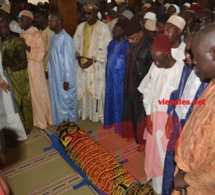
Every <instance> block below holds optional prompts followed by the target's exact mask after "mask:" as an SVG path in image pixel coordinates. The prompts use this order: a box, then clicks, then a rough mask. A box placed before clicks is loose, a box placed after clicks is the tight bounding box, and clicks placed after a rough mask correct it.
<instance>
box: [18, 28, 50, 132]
mask: <svg viewBox="0 0 215 195" xmlns="http://www.w3.org/2000/svg"><path fill="white" fill-rule="evenodd" d="M20 36H21V37H23V38H24V39H25V42H26V44H27V45H28V46H30V47H31V51H30V52H28V51H27V58H28V74H29V81H30V87H31V99H32V106H33V118H34V126H38V127H39V128H41V129H45V128H46V127H47V123H49V124H52V117H51V106H50V98H49V93H48V88H47V84H46V79H45V74H44V66H43V57H44V53H45V46H44V40H43V38H42V35H41V33H40V31H39V30H38V29H37V28H35V27H31V28H29V29H28V30H26V31H23V32H22V33H21V35H20Z"/></svg>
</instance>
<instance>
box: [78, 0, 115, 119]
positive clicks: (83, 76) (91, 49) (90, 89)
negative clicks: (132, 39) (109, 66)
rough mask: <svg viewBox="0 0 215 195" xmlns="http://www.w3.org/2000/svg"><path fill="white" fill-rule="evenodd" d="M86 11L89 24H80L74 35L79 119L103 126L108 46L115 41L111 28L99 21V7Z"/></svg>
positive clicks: (89, 7) (87, 6)
mask: <svg viewBox="0 0 215 195" xmlns="http://www.w3.org/2000/svg"><path fill="white" fill-rule="evenodd" d="M84 11H85V17H86V22H83V23H81V24H79V26H78V27H77V30H76V32H75V35H74V43H75V50H76V54H77V58H78V61H79V67H78V68H77V69H78V70H77V79H78V80H77V86H78V101H79V112H80V113H79V115H80V116H81V119H82V120H85V119H87V118H88V117H89V118H90V120H92V121H93V122H97V121H99V120H101V121H102V122H103V118H104V117H103V113H104V95H105V67H106V61H107V60H106V58H107V46H108V44H109V42H110V40H111V39H112V38H111V33H110V30H109V28H108V26H107V25H106V24H104V23H103V22H100V21H99V20H97V13H98V7H97V6H96V5H93V4H87V5H85V7H84Z"/></svg>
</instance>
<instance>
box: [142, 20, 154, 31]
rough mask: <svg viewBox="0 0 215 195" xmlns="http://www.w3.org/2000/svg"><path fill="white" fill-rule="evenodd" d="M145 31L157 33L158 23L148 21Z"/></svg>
mask: <svg viewBox="0 0 215 195" xmlns="http://www.w3.org/2000/svg"><path fill="white" fill-rule="evenodd" d="M144 27H145V29H147V30H149V31H156V21H155V20H147V21H146V23H145V25H144Z"/></svg>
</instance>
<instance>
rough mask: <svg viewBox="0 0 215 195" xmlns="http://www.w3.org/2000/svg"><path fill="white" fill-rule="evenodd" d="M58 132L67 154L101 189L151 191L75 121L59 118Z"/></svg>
mask: <svg viewBox="0 0 215 195" xmlns="http://www.w3.org/2000/svg"><path fill="white" fill-rule="evenodd" d="M57 135H58V137H59V140H60V143H61V144H62V145H63V147H64V149H65V151H66V153H67V155H68V156H69V157H70V158H71V159H72V161H73V162H74V163H75V164H76V165H77V166H78V167H79V168H80V169H81V170H82V171H83V173H84V174H86V176H87V177H88V178H89V180H90V181H91V182H92V183H93V184H94V185H95V186H97V187H98V188H99V189H100V190H101V191H103V192H104V193H106V194H112V195H120V194H122V195H123V194H132V195H134V194H137V195H138V194H141V195H144V194H145V195H151V194H154V193H153V189H152V187H151V186H149V185H140V184H139V183H137V182H136V180H135V179H134V178H133V177H132V175H131V174H130V173H129V172H128V171H127V170H125V169H124V167H123V166H122V165H121V164H120V163H119V162H118V161H116V159H115V158H114V157H113V156H112V155H111V154H110V153H108V152H107V151H106V150H105V149H104V148H102V147H101V146H100V145H99V144H98V143H96V142H94V141H93V140H92V139H91V138H90V136H89V135H88V134H87V133H86V132H85V131H83V130H81V129H80V128H79V127H78V125H77V124H75V123H73V122H70V121H64V122H62V123H61V124H60V125H59V127H58V129H57ZM134 192H135V193H134ZM136 192H137V193H136Z"/></svg>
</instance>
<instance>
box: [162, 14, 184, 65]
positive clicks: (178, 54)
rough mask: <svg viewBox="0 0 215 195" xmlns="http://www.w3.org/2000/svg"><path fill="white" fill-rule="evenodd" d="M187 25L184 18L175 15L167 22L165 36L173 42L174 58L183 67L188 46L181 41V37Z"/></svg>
mask: <svg viewBox="0 0 215 195" xmlns="http://www.w3.org/2000/svg"><path fill="white" fill-rule="evenodd" d="M185 24H186V22H185V20H184V19H183V18H182V17H180V16H176V15H173V16H171V17H170V18H169V19H168V20H167V22H166V24H165V27H164V34H165V35H166V36H168V37H169V39H170V41H171V46H172V49H171V52H172V56H173V58H175V59H176V60H177V61H179V62H180V64H181V65H182V66H184V59H185V54H184V51H185V46H186V44H185V43H184V42H182V41H181V36H182V31H183V29H184V27H185Z"/></svg>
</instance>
